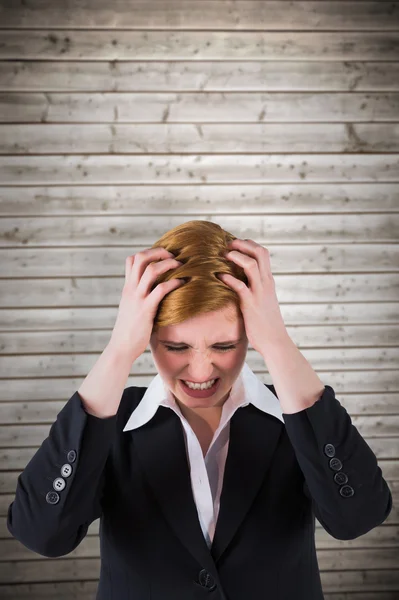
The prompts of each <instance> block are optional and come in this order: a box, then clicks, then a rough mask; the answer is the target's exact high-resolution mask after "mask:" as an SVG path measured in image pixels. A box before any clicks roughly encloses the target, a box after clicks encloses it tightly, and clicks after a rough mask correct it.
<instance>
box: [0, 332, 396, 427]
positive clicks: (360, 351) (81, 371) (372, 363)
mask: <svg viewBox="0 0 399 600" xmlns="http://www.w3.org/2000/svg"><path fill="white" fill-rule="evenodd" d="M340 329H342V328H340ZM350 331H351V328H350V327H348V329H347V333H348V334H350ZM398 332H399V327H396V328H395V331H394V332H392V339H393V341H394V333H395V334H396V338H397V337H398ZM288 333H290V332H289V330H288ZM110 334H111V332H106V333H105V334H104V335H103V336H102V340H103V343H98V344H97V345H96V346H97V347H96V348H95V351H92V350H85V349H79V347H78V346H79V338H80V344H81V345H85V342H84V339H88V338H89V339H90V338H91V337H92V333H91V332H89V333H87V332H84V333H83V335H84V338H82V333H81V332H75V333H73V334H69V335H67V336H65V334H61V335H54V334H53V333H50V334H47V335H43V336H42V335H40V334H30V336H31V338H32V339H31V342H30V343H29V342H28V343H27V345H26V347H25V352H24V354H12V355H11V356H0V372H1V373H4V374H5V375H7V377H8V378H10V379H11V378H16V379H17V378H18V377H23V378H26V379H29V378H34V377H46V376H49V375H51V377H67V376H70V377H71V376H73V377H80V376H82V375H85V374H86V373H88V372H89V371H90V369H91V368H92V366H93V361H96V360H97V359H98V358H99V356H100V354H101V352H102V351H103V350H104V348H105V346H106V345H107V343H108V341H109V337H110ZM323 334H324V344H326V343H328V342H327V340H328V338H329V335H328V334H329V332H328V330H327V331H326V330H325V329H324V331H323ZM337 334H338V331H337ZM12 335H13V334H9V337H11V336H12ZM340 335H342V336H344V335H345V333H344V331H341V332H340ZM1 337H2V336H1V335H0V339H1ZM46 337H47V339H51V345H54V346H55V348H54V352H52V348H48V347H46V346H45V341H46ZM68 337H69V342H68ZM291 337H292V339H293V340H294V342H295V343H297V339H296V336H291ZM26 338H27V336H26V335H25V336H24V337H22V336H20V339H21V341H25V339H26ZM35 340H36V342H37V343H36V346H35ZM64 340H65V345H64V347H63V353H60V352H59V349H60V348H59V347H60V346H62V344H63V342H64ZM75 342H76V345H75ZM371 343H372V341H371V340H370V339H369V344H370V345H371ZM57 344H58V348H57ZM347 344H348V345H355V344H356V340H355V339H354V338H353V337H350V336H349V337H348V339H347ZM297 345H298V347H299V348H300V350H301V352H302V354H303V356H304V357H305V358H306V359H307V360H308V361H309V362H310V364H311V365H312V366H313V368H314V369H315V370H316V371H323V370H324V371H326V370H331V371H340V372H341V373H344V372H345V371H352V370H358V371H362V370H370V371H374V372H375V373H376V377H377V378H378V375H377V373H381V374H382V373H383V372H384V371H386V370H388V372H391V371H392V370H395V369H397V367H398V364H399V347H398V346H397V345H396V347H392V348H386V347H380V348H378V347H370V348H363V347H354V348H341V347H335V346H332V347H331V346H330V345H328V347H327V348H310V349H307V348H306V346H305V347H302V346H299V344H298V343H297ZM29 346H30V348H29ZM65 346H66V347H65ZM68 346H69V348H68ZM38 349H40V351H41V352H40V354H39V355H37V354H36V353H37V352H38ZM68 350H70V352H71V353H70V354H69V353H67V352H68ZM93 350H94V348H93ZM17 352H21V349H19V350H17ZM28 352H32V354H30V353H29V354H28ZM247 363H248V364H249V365H250V367H251V369H252V370H253V371H259V370H263V369H264V368H265V362H264V360H263V358H262V356H261V355H260V354H259V353H258V352H256V351H255V350H253V349H252V348H251V349H249V350H248V354H247ZM147 367H148V368H147ZM137 368H138V363H135V370H137ZM140 370H141V371H142V372H143V373H150V372H154V364H153V361H152V356H150V355H149V354H146V355H145V357H144V356H143V360H142V362H141V363H140ZM154 375H155V372H154ZM398 382H399V380H398ZM12 404H13V405H14V403H12ZM11 408H12V410H11V415H12V414H14V422H15V417H16V415H15V410H16V407H15V406H13V407H11ZM43 408H45V407H43ZM48 408H50V407H48ZM4 411H6V409H5V407H4V408H3V411H2V415H3V419H5V420H6V421H5V422H7V415H6V412H4ZM32 411H33V408H32ZM22 412H24V410H23V409H22ZM11 415H10V417H11ZM11 418H12V417H11ZM3 422H4V421H3ZM398 431H399V430H398Z"/></svg>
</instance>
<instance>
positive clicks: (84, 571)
mask: <svg viewBox="0 0 399 600" xmlns="http://www.w3.org/2000/svg"><path fill="white" fill-rule="evenodd" d="M397 555H398V551H397V549H396V548H380V549H378V551H375V550H374V549H370V550H369V549H354V548H351V549H344V550H340V551H331V550H319V551H318V552H317V559H318V563H319V567H320V571H336V572H337V573H339V571H343V572H344V571H351V569H356V568H358V565H364V566H365V568H370V569H373V570H374V571H376V570H379V569H380V570H381V571H380V577H381V579H380V581H379V584H380V586H381V587H382V589H389V580H388V584H387V586H385V582H386V580H385V574H386V570H393V569H395V568H396V567H397ZM99 572H100V559H99V558H77V559H73V558H63V557H60V558H53V559H48V558H47V559H46V560H43V558H42V560H32V561H13V562H0V581H1V582H2V583H3V584H4V583H20V582H23V581H31V582H45V581H54V580H55V581H57V580H60V581H76V580H83V579H95V578H96V577H97V576H98V575H99ZM340 577H342V573H340ZM396 581H397V583H399V573H398V575H397V580H396ZM322 583H323V579H322ZM376 583H377V582H376ZM344 589H345V588H344ZM365 589H370V587H369V586H367V587H366V588H365Z"/></svg>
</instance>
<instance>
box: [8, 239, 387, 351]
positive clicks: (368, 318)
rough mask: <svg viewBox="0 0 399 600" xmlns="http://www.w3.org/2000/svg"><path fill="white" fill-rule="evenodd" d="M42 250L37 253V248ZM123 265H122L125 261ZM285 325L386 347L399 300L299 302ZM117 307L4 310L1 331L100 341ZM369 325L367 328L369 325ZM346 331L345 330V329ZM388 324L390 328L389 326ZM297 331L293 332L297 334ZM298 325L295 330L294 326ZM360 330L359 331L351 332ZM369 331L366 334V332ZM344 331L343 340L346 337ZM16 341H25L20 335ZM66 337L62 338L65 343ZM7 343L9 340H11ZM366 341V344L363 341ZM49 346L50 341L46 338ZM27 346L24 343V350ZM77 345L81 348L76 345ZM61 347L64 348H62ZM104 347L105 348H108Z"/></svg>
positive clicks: (301, 332)
mask: <svg viewBox="0 0 399 600" xmlns="http://www.w3.org/2000/svg"><path fill="white" fill-rule="evenodd" d="M35 252H36V250H35ZM120 264H122V263H120ZM280 308H281V312H282V315H283V318H284V322H285V324H286V326H287V327H288V328H290V335H292V336H295V339H298V340H301V341H302V343H304V341H305V339H306V338H309V339H311V340H313V341H314V342H315V343H317V345H319V346H322V345H323V344H324V342H325V341H328V343H329V344H330V343H331V344H332V345H340V346H345V344H346V339H347V338H346V335H342V332H344V334H345V333H347V332H348V331H350V332H351V334H352V335H355V337H356V339H357V341H358V343H360V345H362V346H364V345H368V344H367V341H369V342H370V344H375V343H378V345H383V346H395V345H396V344H397V323H398V309H399V304H398V303H397V302H366V303H364V302H363V303H362V302H351V303H344V302H334V303H333V304H326V303H319V304H296V303H295V302H284V303H281V302H280ZM116 315H117V306H116V305H115V306H113V307H110V308H107V307H96V306H90V307H87V308H85V307H82V308H77V307H70V308H68V307H65V308H64V307H59V308H41V307H38V308H34V307H30V308H26V307H25V308H24V310H21V309H20V308H9V309H7V308H3V309H0V328H1V329H2V330H3V332H4V334H5V333H6V332H8V331H15V332H23V333H24V335H26V333H27V332H29V331H32V330H36V331H37V330H41V333H39V332H38V331H37V335H40V334H41V335H46V331H56V330H60V329H62V330H65V331H67V332H70V331H73V332H75V331H79V330H80V329H89V330H90V332H91V333H90V335H91V336H92V339H93V340H94V339H96V340H100V339H104V340H105V338H98V337H96V338H95V337H94V336H95V335H100V336H101V335H106V334H105V333H103V334H101V333H98V334H96V333H95V330H96V329H103V330H104V331H106V330H107V329H108V330H109V333H111V331H112V328H113V326H114V324H115V319H116ZM364 323H367V325H364ZM313 325H323V328H319V329H318V331H317V330H315V328H314V327H313ZM336 325H337V326H340V327H343V329H339V327H338V328H337V327H335V326H336ZM385 325H389V326H388V327H385ZM291 327H292V330H291ZM294 327H295V328H294ZM326 327H329V329H328V330H327V331H328V333H329V339H328V340H327V338H326V337H325V331H326V330H325V328H326ZM348 327H351V328H352V327H356V329H348ZM365 328H366V330H365ZM340 332H341V337H340ZM15 335H16V338H15V340H16V341H18V342H19V341H20V340H21V338H20V337H17V336H18V334H15ZM65 338H66V336H64V337H63V339H62V344H64V343H66V342H65ZM5 339H6V338H5ZM362 340H363V341H362ZM46 341H47V343H49V341H48V340H46ZM25 344H26V342H25V341H24V345H23V346H21V345H19V348H20V349H21V348H22V349H23V348H24V347H25ZM75 347H76V346H75ZM58 349H59V348H58ZM102 349H104V348H102Z"/></svg>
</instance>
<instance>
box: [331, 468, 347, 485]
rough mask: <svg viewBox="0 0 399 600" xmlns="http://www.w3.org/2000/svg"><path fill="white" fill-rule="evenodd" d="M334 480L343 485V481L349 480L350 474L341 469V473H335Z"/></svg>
mask: <svg viewBox="0 0 399 600" xmlns="http://www.w3.org/2000/svg"><path fill="white" fill-rule="evenodd" d="M334 481H335V483H338V485H342V484H343V483H347V482H348V476H347V474H346V473H344V472H343V471H340V472H339V473H335V475H334Z"/></svg>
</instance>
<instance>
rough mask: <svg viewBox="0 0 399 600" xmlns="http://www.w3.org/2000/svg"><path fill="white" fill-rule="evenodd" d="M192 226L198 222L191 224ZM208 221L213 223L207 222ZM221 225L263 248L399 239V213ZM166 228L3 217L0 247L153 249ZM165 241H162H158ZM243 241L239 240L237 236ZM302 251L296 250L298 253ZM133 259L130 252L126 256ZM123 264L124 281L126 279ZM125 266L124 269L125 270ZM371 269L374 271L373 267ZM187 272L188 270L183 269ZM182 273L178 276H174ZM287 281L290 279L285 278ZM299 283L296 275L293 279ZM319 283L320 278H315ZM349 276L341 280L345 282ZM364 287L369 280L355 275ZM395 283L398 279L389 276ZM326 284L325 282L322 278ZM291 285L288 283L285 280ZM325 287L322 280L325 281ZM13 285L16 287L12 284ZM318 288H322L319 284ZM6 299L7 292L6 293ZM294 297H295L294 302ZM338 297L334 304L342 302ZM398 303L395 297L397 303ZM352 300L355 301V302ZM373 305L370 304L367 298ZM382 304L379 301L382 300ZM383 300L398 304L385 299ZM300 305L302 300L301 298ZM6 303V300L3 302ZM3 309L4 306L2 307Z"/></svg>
mask: <svg viewBox="0 0 399 600" xmlns="http://www.w3.org/2000/svg"><path fill="white" fill-rule="evenodd" d="M166 218H167V221H168V226H170V227H175V226H177V225H180V224H181V223H183V222H187V216H186V219H184V218H182V217H181V216H174V215H171V216H170V217H166ZM193 220H194V219H193ZM204 220H207V221H209V222H213V220H214V219H211V218H210V217H209V216H206V217H205V219H204ZM216 221H217V223H218V225H220V226H221V227H222V228H224V229H226V230H227V231H229V230H231V229H233V230H237V229H241V231H242V232H243V233H242V235H244V234H245V235H249V233H248V232H250V233H251V236H252V237H251V239H255V238H256V241H257V243H259V244H262V245H263V244H266V243H269V242H271V243H274V244H276V243H279V242H280V243H284V244H286V243H289V244H294V243H296V244H308V243H313V244H314V243H325V244H337V243H340V242H347V243H349V241H350V242H351V243H352V244H353V243H356V242H369V243H370V242H371V243H381V242H395V241H396V240H397V239H398V237H399V213H378V214H364V213H363V214H345V213H341V214H329V215H328V217H327V218H326V216H325V215H323V214H316V215H313V214H304V215H303V214H294V215H292V214H288V215H273V214H272V215H265V216H263V215H258V216H255V215H248V216H246V217H244V216H241V215H228V216H225V215H220V216H219V217H218V218H217V219H216ZM164 225H165V217H162V216H158V215H154V216H152V218H151V223H150V222H149V216H141V215H98V216H97V215H92V216H88V215H87V216H85V215H82V216H80V217H79V218H76V217H74V216H62V215H60V216H58V215H55V216H48V217H47V218H45V219H43V218H41V217H37V218H36V217H30V218H29V217H23V216H18V217H3V218H2V219H1V220H0V246H2V247H10V246H20V247H25V248H26V247H27V246H29V245H32V246H37V245H39V246H42V247H45V246H68V247H69V248H71V247H72V248H73V247H74V246H95V245H98V246H106V247H110V246H120V245H121V244H125V245H127V244H129V248H131V244H132V241H133V240H134V243H135V244H140V245H145V246H146V248H150V247H151V246H152V244H153V243H154V237H155V236H156V235H157V232H158V231H159V232H161V231H162V229H163V227H164ZM160 237H161V235H160ZM238 237H239V236H238ZM298 251H299V252H300V247H299V248H298V247H297V252H298ZM128 255H129V252H128V253H127V254H126V255H125V258H126V256H128ZM124 263H125V260H123V263H122V265H123V275H124V273H125V272H124V266H125V265H124ZM122 265H121V267H122ZM370 266H371V267H372V265H370ZM180 269H181V270H183V269H184V265H182V267H181V268H180ZM176 272H178V270H177V271H176ZM307 276H309V277H310V278H312V277H313V275H312V274H309V275H308V274H307V273H304V274H303V275H302V277H307ZM370 276H375V277H376V278H377V279H376V280H377V281H379V282H381V284H382V282H383V278H384V275H383V274H379V273H376V274H374V273H372V274H370ZM281 277H286V278H288V277H289V275H286V276H281ZM295 277H297V275H296V276H295ZM317 277H318V279H319V280H320V276H319V275H318V276H317ZM344 277H345V274H342V279H344ZM356 277H359V279H360V281H361V280H362V278H364V277H365V275H363V274H356ZM388 277H389V278H391V280H392V282H394V281H395V274H388ZM328 279H329V281H331V282H332V281H334V275H330V276H329V278H328ZM324 280H325V281H326V280H327V277H325V278H324ZM287 281H288V279H287ZM321 281H322V280H321ZM11 285H15V282H12V283H11ZM319 287H320V283H319ZM3 292H4V293H5V290H4V289H3ZM291 297H293V296H291ZM338 297H339V295H337V297H336V298H335V299H338ZM397 298H398V297H397V296H396V299H397ZM353 299H354V298H353ZM369 299H370V298H369ZM379 299H381V296H380V297H379ZM384 299H385V300H392V299H393V300H394V299H395V298H389V297H385V298H384ZM297 300H299V298H297ZM3 302H4V300H3ZM3 306H4V304H3Z"/></svg>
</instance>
